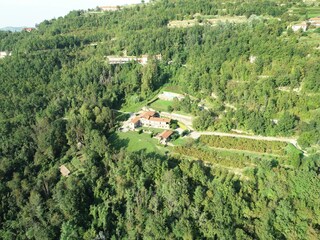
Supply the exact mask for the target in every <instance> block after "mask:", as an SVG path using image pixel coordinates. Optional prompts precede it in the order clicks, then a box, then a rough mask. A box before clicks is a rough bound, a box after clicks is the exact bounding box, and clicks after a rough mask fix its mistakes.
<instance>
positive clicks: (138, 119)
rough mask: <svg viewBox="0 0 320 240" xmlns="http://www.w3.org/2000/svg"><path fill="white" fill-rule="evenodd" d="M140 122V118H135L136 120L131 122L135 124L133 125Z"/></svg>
mask: <svg viewBox="0 0 320 240" xmlns="http://www.w3.org/2000/svg"><path fill="white" fill-rule="evenodd" d="M139 121H140V118H139V117H135V118H133V119H132V120H131V122H132V123H133V124H136V123H137V122H139Z"/></svg>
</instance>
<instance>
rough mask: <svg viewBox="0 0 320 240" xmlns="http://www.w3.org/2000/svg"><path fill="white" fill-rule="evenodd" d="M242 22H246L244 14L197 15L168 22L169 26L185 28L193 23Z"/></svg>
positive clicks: (214, 24) (193, 24) (212, 24)
mask: <svg viewBox="0 0 320 240" xmlns="http://www.w3.org/2000/svg"><path fill="white" fill-rule="evenodd" d="M226 22H230V23H244V22H247V18H246V17H245V16H198V17H197V18H196V19H190V20H174V21H170V22H169V23H168V27H169V28H186V27H193V26H195V25H200V26H202V25H204V24H210V25H211V26H216V25H218V24H219V23H226Z"/></svg>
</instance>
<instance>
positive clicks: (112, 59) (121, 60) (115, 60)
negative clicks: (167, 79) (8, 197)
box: [107, 54, 162, 65]
mask: <svg viewBox="0 0 320 240" xmlns="http://www.w3.org/2000/svg"><path fill="white" fill-rule="evenodd" d="M107 58H108V61H109V64H112V65H115V64H126V63H129V62H138V63H140V64H141V65H146V64H147V63H148V59H149V55H142V56H141V57H136V56H123V57H121V56H107ZM155 59H157V60H159V61H161V60H162V55H161V54H158V55H156V56H155Z"/></svg>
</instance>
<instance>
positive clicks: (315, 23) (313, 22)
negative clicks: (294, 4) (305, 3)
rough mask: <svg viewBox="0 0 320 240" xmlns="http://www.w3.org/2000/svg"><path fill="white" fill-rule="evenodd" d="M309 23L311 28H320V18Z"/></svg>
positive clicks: (311, 19) (312, 19)
mask: <svg viewBox="0 0 320 240" xmlns="http://www.w3.org/2000/svg"><path fill="white" fill-rule="evenodd" d="M309 23H310V25H311V26H314V27H320V17H315V18H310V19H309Z"/></svg>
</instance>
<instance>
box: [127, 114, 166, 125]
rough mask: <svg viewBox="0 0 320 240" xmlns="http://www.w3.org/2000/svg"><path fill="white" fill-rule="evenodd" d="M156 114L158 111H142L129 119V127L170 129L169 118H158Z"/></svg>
mask: <svg viewBox="0 0 320 240" xmlns="http://www.w3.org/2000/svg"><path fill="white" fill-rule="evenodd" d="M158 116H159V115H158V113H156V112H153V111H148V112H144V113H142V114H141V115H140V116H139V117H135V118H133V119H132V120H131V121H130V128H131V129H136V128H138V127H140V126H142V127H152V128H162V129H170V122H171V120H170V119H169V118H160V117H158Z"/></svg>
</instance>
